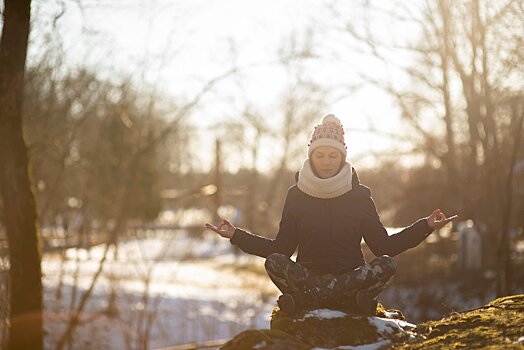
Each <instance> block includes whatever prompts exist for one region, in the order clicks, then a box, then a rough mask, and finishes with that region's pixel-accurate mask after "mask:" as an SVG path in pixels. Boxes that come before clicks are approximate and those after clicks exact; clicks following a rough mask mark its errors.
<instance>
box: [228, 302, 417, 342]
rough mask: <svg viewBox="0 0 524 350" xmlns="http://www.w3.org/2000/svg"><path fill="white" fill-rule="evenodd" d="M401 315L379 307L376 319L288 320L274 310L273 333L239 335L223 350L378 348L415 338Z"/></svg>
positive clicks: (327, 316)
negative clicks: (369, 346) (357, 346)
mask: <svg viewBox="0 0 524 350" xmlns="http://www.w3.org/2000/svg"><path fill="white" fill-rule="evenodd" d="M403 319H404V317H403V315H402V313H401V312H400V311H397V310H385V309H384V308H383V307H382V305H380V304H379V307H378V308H377V313H376V315H375V316H369V317H368V316H364V315H359V314H352V313H347V312H343V311H338V310H330V309H316V310H306V311H304V312H303V313H301V314H299V315H296V316H295V317H289V316H288V315H286V314H285V313H283V312H281V311H280V309H279V308H275V309H274V310H273V314H272V316H271V329H270V330H258V331H256V330H249V331H245V332H242V333H240V334H239V335H237V336H236V337H235V338H233V339H232V340H231V341H229V342H228V343H226V344H225V345H224V346H223V347H222V348H221V349H226V350H227V349H229V350H231V349H289V350H292V349H311V348H334V347H337V346H340V345H363V344H376V345H377V346H378V347H375V349H378V348H379V347H382V346H385V345H388V344H390V343H392V342H402V341H404V340H406V339H407V338H409V337H413V334H412V332H411V330H412V329H414V328H415V325H413V324H410V323H408V322H405V321H404V320H403Z"/></svg>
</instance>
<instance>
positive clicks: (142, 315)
mask: <svg viewBox="0 0 524 350" xmlns="http://www.w3.org/2000/svg"><path fill="white" fill-rule="evenodd" d="M214 236H216V235H214ZM214 236H212V237H210V236H204V237H200V238H194V237H191V236H188V235H184V234H180V233H176V234H164V235H160V236H157V237H149V238H141V239H129V240H125V241H122V242H121V243H120V244H119V248H118V254H117V256H116V257H115V256H113V252H112V251H111V252H110V253H109V255H108V258H107V261H106V264H105V266H104V269H103V272H102V274H101V276H100V279H99V280H98V282H97V284H96V286H95V288H94V290H93V295H92V296H91V298H90V299H89V301H88V303H87V304H86V308H85V310H84V313H82V314H81V315H80V319H81V321H82V322H81V325H80V326H79V327H78V328H77V330H76V332H75V335H74V342H73V344H72V348H86V349H87V348H104V349H123V348H135V347H137V346H139V344H140V341H141V337H142V336H144V335H146V336H148V337H149V340H148V348H161V347H167V346H172V345H177V344H186V343H192V342H203V341H207V340H214V339H229V338H232V337H233V336H235V335H236V334H238V333H239V332H241V331H243V330H246V329H250V328H268V327H269V320H270V316H271V311H272V309H273V307H274V306H276V298H277V294H278V290H277V289H276V287H274V286H273V285H272V284H271V282H270V280H269V279H268V278H267V277H266V276H264V275H258V274H255V273H252V272H249V271H243V270H241V269H238V267H239V266H242V265H247V264H262V263H263V261H262V259H261V258H258V257H253V256H248V255H245V254H244V255H239V256H238V257H237V256H235V254H234V252H233V249H232V246H231V244H230V243H229V241H228V240H224V239H221V238H220V237H218V238H219V239H218V240H217V239H214ZM103 252H104V246H98V247H94V248H92V249H91V250H89V251H87V250H84V249H69V250H67V251H66V252H65V257H66V260H64V261H62V259H61V257H60V255H58V254H56V255H51V254H46V255H45V256H44V260H43V263H42V268H43V273H44V278H43V283H44V305H45V310H46V314H45V330H46V339H45V343H46V348H55V347H56V342H57V341H58V339H59V338H60V337H61V335H62V334H63V332H64V329H65V327H66V324H67V321H68V318H69V317H68V316H69V315H70V314H71V312H70V310H71V308H70V305H71V303H72V299H73V298H74V299H75V305H77V304H78V300H79V298H80V297H81V296H82V295H83V294H84V293H85V291H86V290H87V289H88V288H89V285H90V284H91V281H92V278H93V275H94V273H95V272H96V271H97V270H98V267H99V262H100V259H101V258H102V256H103ZM60 271H62V274H63V276H62V285H61V287H60V288H59V279H60V274H61V272H60ZM75 286H76V287H77V290H76V291H75ZM112 291H114V292H115V293H114V294H115V299H114V306H116V308H114V309H115V310H113V311H114V312H108V306H109V299H110V295H111V294H112ZM57 294H61V295H60V297H57Z"/></svg>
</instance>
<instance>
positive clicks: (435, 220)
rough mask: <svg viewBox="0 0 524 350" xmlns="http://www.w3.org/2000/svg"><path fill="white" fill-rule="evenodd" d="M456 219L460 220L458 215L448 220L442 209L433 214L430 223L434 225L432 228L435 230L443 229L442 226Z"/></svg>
mask: <svg viewBox="0 0 524 350" xmlns="http://www.w3.org/2000/svg"><path fill="white" fill-rule="evenodd" d="M456 218H458V215H453V216H451V217H449V218H446V215H445V214H444V213H443V212H442V211H441V210H440V209H437V210H435V211H434V212H433V213H432V214H431V216H430V221H431V223H432V224H433V225H432V226H433V227H434V228H441V227H442V226H444V225H445V224H447V223H448V222H450V221H451V220H453V219H456Z"/></svg>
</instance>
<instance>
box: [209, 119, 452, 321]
mask: <svg viewBox="0 0 524 350" xmlns="http://www.w3.org/2000/svg"><path fill="white" fill-rule="evenodd" d="M346 156H347V151H346V145H345V142H344V129H343V127H342V125H341V123H340V121H339V120H338V118H336V117H335V116H334V115H332V114H329V115H327V116H325V117H324V118H323V119H322V123H321V124H319V125H317V126H316V127H315V129H314V131H313V133H312V135H311V140H310V142H309V150H308V158H307V159H306V160H305V161H304V163H303V165H302V168H301V169H300V171H299V172H298V174H297V176H296V180H297V183H296V185H293V186H291V187H290V188H289V190H288V193H287V198H286V202H285V205H284V209H283V213H282V219H281V221H280V227H279V231H278V234H277V236H276V238H275V239H274V240H272V239H268V238H264V237H260V236H257V235H254V234H252V233H249V232H246V231H244V230H242V229H239V228H236V227H235V226H233V225H232V224H231V223H230V222H229V221H227V220H223V222H222V223H221V224H220V225H218V226H214V225H212V224H209V223H207V224H206V227H207V228H209V229H211V230H213V231H215V232H216V233H218V234H219V235H221V236H222V237H225V238H229V239H230V240H231V243H232V244H234V245H236V246H238V247H239V248H240V249H242V250H243V251H245V252H246V253H249V254H254V255H258V256H261V257H264V258H266V262H265V267H266V271H267V273H268V275H269V277H270V278H271V280H272V281H273V282H274V283H275V285H276V286H277V287H278V288H279V290H280V291H281V292H282V293H283V294H282V295H281V296H280V297H279V299H278V305H279V307H280V308H281V309H282V311H284V312H286V313H288V314H295V313H297V312H298V311H300V310H303V309H304V308H313V307H319V306H322V307H336V308H348V309H352V310H355V309H356V310H360V311H361V312H363V313H367V314H372V313H374V312H375V310H376V306H377V297H378V295H379V293H380V292H381V291H382V290H384V288H385V287H386V286H387V284H388V283H389V282H390V281H391V279H392V277H393V275H394V274H395V270H396V263H395V261H394V260H393V258H392V257H393V256H395V255H398V254H400V253H402V252H403V251H405V250H407V249H409V248H413V247H415V246H417V245H418V244H419V243H421V242H422V241H423V240H424V239H425V238H426V237H427V236H428V235H429V234H430V233H431V232H433V230H435V229H438V228H441V227H442V226H444V225H445V224H446V223H448V222H449V221H451V220H453V219H455V218H457V216H456V215H455V216H452V217H450V218H446V216H445V215H444V214H443V213H442V212H441V211H440V209H437V210H435V211H434V212H433V213H432V214H431V215H430V216H429V217H426V218H422V219H419V220H418V221H416V222H415V223H414V224H412V225H411V226H409V227H407V228H405V229H404V230H402V231H401V232H398V233H397V234H394V235H391V236H390V235H388V233H387V231H386V230H385V229H384V226H383V225H382V223H381V221H380V219H379V215H378V213H377V210H376V207H375V203H374V202H373V199H372V198H371V190H370V189H369V188H368V187H366V186H364V185H362V184H360V182H359V179H358V176H357V173H356V172H355V169H353V167H352V165H351V162H350V161H349V160H346ZM362 238H364V240H365V242H366V243H367V245H368V246H369V248H370V249H371V251H372V252H373V254H375V256H377V258H376V259H374V260H373V261H371V262H370V263H369V264H366V262H365V261H364V256H363V254H362V250H361V248H360V242H361V240H362ZM297 246H298V255H297V259H296V262H294V261H292V260H291V259H290V257H291V255H292V254H293V253H294V251H295V249H296V248H297Z"/></svg>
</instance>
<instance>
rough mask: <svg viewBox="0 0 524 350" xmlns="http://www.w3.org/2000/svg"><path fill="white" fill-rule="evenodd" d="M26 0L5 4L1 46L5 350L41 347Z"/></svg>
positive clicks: (0, 177) (0, 181) (0, 172)
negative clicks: (26, 128) (25, 105)
mask: <svg viewBox="0 0 524 350" xmlns="http://www.w3.org/2000/svg"><path fill="white" fill-rule="evenodd" d="M30 7H31V1H30V0H23V1H17V0H15V1H13V0H6V1H5V12H4V26H3V29H2V38H1V42H0V160H1V162H2V168H1V170H0V186H1V191H2V199H3V204H4V207H3V209H4V218H5V227H6V231H7V237H8V241H9V260H10V270H9V271H10V274H9V276H10V287H11V288H10V296H11V298H10V332H9V340H8V348H9V349H42V347H43V329H42V282H41V269H40V259H41V258H40V249H39V244H38V231H37V215H36V206H35V199H34V195H33V192H32V190H31V178H30V174H29V166H28V158H27V147H26V144H25V141H24V138H23V128H22V102H23V87H24V73H25V62H26V57H27V44H28V36H29V19H30Z"/></svg>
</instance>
